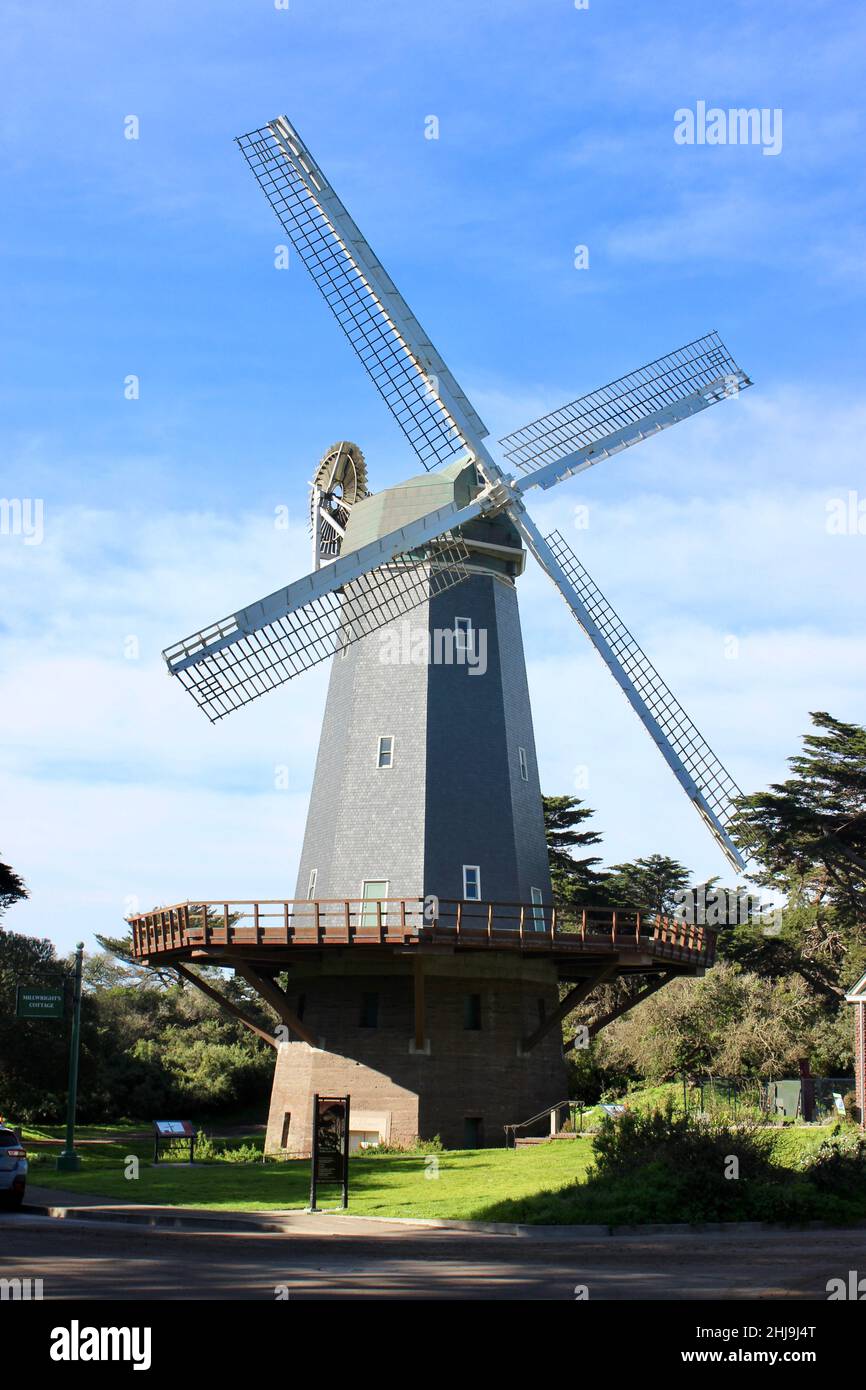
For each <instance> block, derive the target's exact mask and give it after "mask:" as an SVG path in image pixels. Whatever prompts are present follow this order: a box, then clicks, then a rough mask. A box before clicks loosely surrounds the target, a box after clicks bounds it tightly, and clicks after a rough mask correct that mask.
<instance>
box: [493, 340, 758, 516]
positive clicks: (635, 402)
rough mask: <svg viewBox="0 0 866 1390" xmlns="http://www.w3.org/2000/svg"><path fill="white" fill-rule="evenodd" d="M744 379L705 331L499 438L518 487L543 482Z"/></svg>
mask: <svg viewBox="0 0 866 1390" xmlns="http://www.w3.org/2000/svg"><path fill="white" fill-rule="evenodd" d="M750 385H751V381H750V380H749V378H748V377H747V376H746V374H745V372H743V371H742V370H741V369H740V368H739V367H738V366H737V364H736V362H735V361H734V359H733V358H732V357H731V355H730V353H729V352H728V350H727V348H726V347H725V345H724V343H723V342H722V341H721V339H720V338H719V335H718V334H717V333H708V334H706V335H705V336H704V337H703V338H697V339H696V340H695V341H694V342H693V343H687V344H686V345H685V347H681V348H677V349H676V351H674V352H670V353H668V354H667V356H665V357H660V358H658V359H657V360H656V361H655V362H649V363H647V365H646V366H645V367H639V368H638V370H637V371H635V372H630V373H629V374H628V376H624V377H620V378H619V380H618V381H612V382H610V383H609V385H607V386H602V387H600V388H599V389H598V390H597V391H591V392H590V393H589V395H587V396H581V397H579V399H578V400H576V401H571V402H570V403H569V404H568V405H564V406H561V407H560V409H559V410H554V411H552V412H551V413H550V414H549V415H543V416H542V417H541V419H539V420H535V421H533V422H532V423H531V424H529V425H524V426H523V427H522V428H521V429H519V430H514V431H513V433H511V434H508V435H506V436H505V437H504V438H503V439H501V440H500V441H499V442H500V444H501V445H502V448H503V450H504V451H505V456H506V458H507V459H508V461H509V463H511V464H514V465H515V466H516V467H517V468H519V469H520V470H521V471H522V472H524V473H526V474H528V477H526V478H525V479H524V480H523V481H522V482H521V483H520V484H519V485H518V486H519V490H520V491H521V492H525V491H526V490H527V489H528V488H530V487H542V488H548V487H552V486H553V485H554V484H555V483H559V482H562V480H563V479H564V478H568V477H570V476H571V475H572V474H573V473H578V472H580V471H581V470H582V469H584V468H589V467H590V466H591V465H592V464H594V463H599V462H600V461H601V459H604V458H609V457H610V455H611V454H615V453H618V452H619V451H620V450H621V449H627V448H628V447H629V445H631V444H636V443H638V442H639V440H641V439H645V438H646V437H647V435H650V434H655V433H656V432H657V431H658V430H662V429H665V428H667V426H669V425H674V424H676V423H677V421H679V420H684V419H687V418H688V416H690V415H695V414H697V413H698V411H700V410H705V409H706V407H707V406H710V405H714V404H715V403H716V402H717V401H721V400H724V399H725V397H726V396H734V395H736V394H737V393H738V392H739V391H741V390H744V389H745V388H746V387H747V386H750Z"/></svg>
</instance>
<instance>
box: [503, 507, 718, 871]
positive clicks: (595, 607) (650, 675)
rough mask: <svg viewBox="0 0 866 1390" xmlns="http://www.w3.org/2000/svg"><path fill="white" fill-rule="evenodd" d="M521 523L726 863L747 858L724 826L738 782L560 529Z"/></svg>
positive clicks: (545, 567) (533, 548)
mask: <svg viewBox="0 0 866 1390" xmlns="http://www.w3.org/2000/svg"><path fill="white" fill-rule="evenodd" d="M523 525H524V527H526V528H527V530H528V531H529V533H530V534H529V535H528V536H527V539H528V541H529V544H530V546H531V548H532V550H533V551H534V553H535V556H536V559H537V560H538V561H539V563H540V564H541V565H542V567H543V568H544V569H545V570H546V571H547V574H548V575H549V576H550V578H551V579H552V580H553V582H554V584H555V585H556V587H557V588H558V589H559V591H560V593H561V594H562V596H563V598H564V599H565V601H566V603H567V604H568V606H569V608H570V609H571V611H572V613H573V614H574V617H575V618H576V619H577V621H578V623H579V624H580V626H581V627H582V628H583V630H584V632H585V633H586V635H587V636H588V637H589V639H590V641H591V642H592V644H593V646H594V647H595V649H596V651H597V652H598V653H599V655H600V656H601V658H602V660H603V661H604V662H605V664H606V665H607V667H608V669H609V670H610V672H611V674H612V675H613V677H614V680H615V681H616V682H617V684H618V685H619V687H620V689H621V690H622V692H623V694H624V695H625V697H626V699H627V700H628V702H629V704H630V705H631V706H632V708H633V709H634V710H635V712H636V714H637V715H638V717H639V718H640V720H641V722H642V724H643V725H644V727H645V728H646V730H647V732H648V733H649V735H650V737H651V738H652V740H653V742H654V743H655V744H656V746H657V747H658V749H659V751H660V753H661V754H662V757H663V758H664V759H665V761H666V762H667V764H668V766H669V767H670V769H671V771H672V772H673V774H674V776H675V777H676V779H677V781H678V782H679V783H680V786H681V787H682V788H683V790H684V791H685V793H686V795H687V796H688V797H689V799H690V801H691V802H692V803H693V805H694V806H695V807H696V809H697V810H698V812H699V813H700V815H701V817H702V818H703V820H704V821H705V822H706V824H707V825H708V826H709V828H710V830H711V831H712V833H713V835H714V836H715V838H716V840H717V842H718V844H719V845H720V847H721V849H722V851H723V853H724V854H725V856H726V858H727V859H728V861H729V863H730V864H731V865H732V866H733V867H734V868H735V869H737V870H742V869H743V868H744V867H745V866H744V860H743V857H742V855H741V854H740V851H739V850H738V848H737V846H736V845H735V844H734V842H733V840H732V839H731V837H730V835H729V833H728V823H729V821H730V819H731V817H732V815H733V813H734V806H733V801H734V798H735V797H738V796H740V795H741V792H740V789H739V787H738V786H737V784H736V782H735V781H734V779H733V777H731V775H730V773H729V772H727V770H726V769H725V767H724V765H723V764H722V763H721V762H720V760H719V759H718V758H717V757H716V755H715V753H714V752H713V750H712V749H711V748H710V746H709V744H708V743H707V741H706V739H705V738H704V736H703V734H701V732H700V731H699V729H698V728H697V727H696V726H695V724H694V723H693V722H692V720H691V719H690V718H689V716H688V715H687V714H686V712H685V710H684V709H683V707H682V705H681V704H680V702H679V700H677V698H676V696H675V695H674V694H673V693H672V692H671V690H670V689H669V688H668V686H667V685H666V684H665V682H664V681H663V680H662V678H661V676H660V675H659V673H658V671H657V670H656V669H655V667H654V666H653V664H652V662H651V661H650V659H649V657H648V656H647V655H646V653H645V652H644V651H643V650H642V648H641V647H640V646H639V645H638V643H637V642H636V641H635V639H634V637H633V636H632V634H631V633H630V632H629V630H628V628H627V627H626V625H625V623H624V622H623V621H622V619H621V618H620V617H619V615H618V614H617V613H616V612H615V611H614V609H613V607H612V606H611V604H610V603H609V602H608V600H607V599H606V598H605V596H604V594H603V593H602V592H601V590H600V589H599V588H598V585H597V584H596V583H595V581H594V580H593V579H592V577H591V576H590V575H589V574H588V572H587V571H586V569H585V568H584V566H583V565H582V564H581V563H580V561H579V560H578V558H577V556H576V555H575V553H574V551H573V550H572V549H571V547H570V546H569V545H568V543H567V542H566V541H565V540H564V538H563V537H562V535H561V534H560V533H559V532H558V531H554V532H553V533H552V534H551V535H550V536H547V537H546V538H545V537H542V536H541V534H540V532H538V531H537V530H536V528H535V526H534V524H533V523H531V522H529V523H527V522H526V520H525V518H524V521H523Z"/></svg>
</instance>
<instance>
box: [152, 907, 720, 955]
mask: <svg viewBox="0 0 866 1390" xmlns="http://www.w3.org/2000/svg"><path fill="white" fill-rule="evenodd" d="M128 921H129V925H130V927H131V929H132V942H133V955H134V956H135V957H136V958H138V959H144V958H149V957H152V956H160V955H166V954H171V953H172V952H177V951H188V950H190V949H195V948H200V949H203V950H204V949H210V948H212V947H216V948H219V947H226V948H227V949H229V950H235V951H237V952H238V953H240V951H242V950H243V948H245V947H247V948H248V947H255V948H262V947H273V946H350V945H358V946H361V945H365V944H368V945H403V946H406V945H411V944H413V943H417V942H419V941H423V942H428V943H434V944H435V943H436V942H437V941H441V942H445V941H450V942H451V943H452V944H457V945H460V946H466V947H473V946H474V947H483V946H492V945H495V946H496V948H497V949H506V950H507V949H509V948H511V949H520V950H533V949H535V950H539V951H543V952H550V951H551V950H555V951H557V952H563V953H566V954H568V953H570V952H575V953H577V952H582V953H586V952H589V951H598V950H599V949H601V950H611V949H617V950H621V951H625V952H628V951H639V950H646V951H649V952H650V953H651V954H652V955H653V956H656V957H659V958H662V959H668V960H688V961H691V962H693V963H695V964H702V965H710V964H712V961H713V957H714V954H715V932H714V931H712V930H711V929H710V928H708V927H705V926H699V925H696V924H692V923H685V922H680V921H678V920H675V919H673V918H646V917H643V916H642V915H641V913H639V912H636V911H633V910H630V909H620V908H603V907H599V908H583V909H580V910H577V911H573V910H571V911H570V910H563V909H562V908H557V907H555V906H553V905H552V904H540V903H481V902H463V901H458V900H456V899H444V898H440V899H431V898H428V899H424V898H378V899H373V900H369V899H360V898H334V899H318V900H315V901H312V902H308V901H305V900H301V899H262V900H258V901H249V900H231V899H230V900H228V901H219V900H217V901H212V902H200V903H191V902H186V903H175V904H174V905H173V906H171V907H163V908H156V909H154V911H152V912H143V913H140V914H138V915H136V916H134V917H131V918H129V919H128Z"/></svg>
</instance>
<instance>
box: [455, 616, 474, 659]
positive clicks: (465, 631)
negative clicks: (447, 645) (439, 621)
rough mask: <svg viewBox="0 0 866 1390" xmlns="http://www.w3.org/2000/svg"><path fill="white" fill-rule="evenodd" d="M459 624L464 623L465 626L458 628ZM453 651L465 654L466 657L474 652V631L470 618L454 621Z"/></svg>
mask: <svg viewBox="0 0 866 1390" xmlns="http://www.w3.org/2000/svg"><path fill="white" fill-rule="evenodd" d="M460 623H465V624H466V626H465V627H460ZM461 638H462V639H463V640H462V641H461ZM454 651H455V652H465V653H466V655H467V656H469V655H470V653H472V652H474V651H475V629H474V627H473V626H472V619H471V618H455V619H454Z"/></svg>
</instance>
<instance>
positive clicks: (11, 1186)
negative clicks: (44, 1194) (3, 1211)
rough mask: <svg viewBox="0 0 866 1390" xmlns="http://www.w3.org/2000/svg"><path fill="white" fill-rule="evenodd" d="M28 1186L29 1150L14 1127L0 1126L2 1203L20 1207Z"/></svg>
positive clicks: (0, 1197) (0, 1186) (0, 1193)
mask: <svg viewBox="0 0 866 1390" xmlns="http://www.w3.org/2000/svg"><path fill="white" fill-rule="evenodd" d="M26 1186H27V1150H26V1149H25V1148H24V1145H23V1144H22V1143H21V1140H20V1139H19V1138H18V1135H17V1134H16V1133H15V1131H14V1129H7V1128H6V1127H5V1126H3V1127H0V1203H2V1205H3V1206H7V1207H20V1205H21V1203H22V1202H23V1201H24V1189H25V1187H26Z"/></svg>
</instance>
